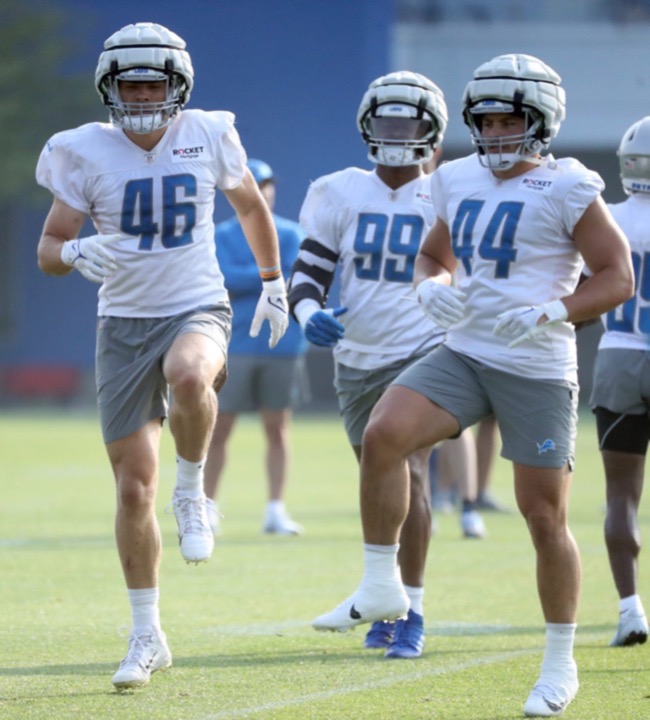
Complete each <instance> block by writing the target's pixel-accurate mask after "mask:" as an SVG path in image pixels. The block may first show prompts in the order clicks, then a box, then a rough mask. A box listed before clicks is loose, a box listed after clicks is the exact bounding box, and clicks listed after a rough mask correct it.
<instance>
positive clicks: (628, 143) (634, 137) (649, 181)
mask: <svg viewBox="0 0 650 720" xmlns="http://www.w3.org/2000/svg"><path fill="white" fill-rule="evenodd" d="M616 154H617V155H618V160H619V163H620V167H621V182H622V183H623V190H625V192H626V193H627V194H628V195H632V194H633V193H637V192H642V193H650V115H648V116H646V117H644V118H642V119H641V120H637V121H636V122H635V123H634V125H632V126H631V127H629V128H628V129H627V130H626V131H625V133H624V134H623V137H622V139H621V144H620V145H619V146H618V151H617V153H616Z"/></svg>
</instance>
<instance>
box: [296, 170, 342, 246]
mask: <svg viewBox="0 0 650 720" xmlns="http://www.w3.org/2000/svg"><path fill="white" fill-rule="evenodd" d="M329 195H330V189H329V184H328V178H327V177H323V178H319V179H318V180H315V181H314V182H313V183H312V184H311V185H310V186H309V190H308V191H307V196H306V197H305V201H304V202H303V204H302V208H301V209H300V225H301V226H302V228H303V229H304V231H305V234H306V236H307V237H308V238H311V239H312V240H316V241H317V242H318V243H320V244H321V245H323V246H324V247H326V248H327V249H328V250H331V251H332V252H334V253H337V254H338V239H337V236H338V233H337V229H336V218H337V216H338V215H339V213H338V212H336V211H335V209H334V207H333V205H332V202H331V200H330V197H329Z"/></svg>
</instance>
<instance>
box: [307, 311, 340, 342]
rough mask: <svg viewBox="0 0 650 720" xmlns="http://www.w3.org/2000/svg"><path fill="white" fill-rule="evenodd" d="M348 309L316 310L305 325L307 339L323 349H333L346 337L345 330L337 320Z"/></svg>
mask: <svg viewBox="0 0 650 720" xmlns="http://www.w3.org/2000/svg"><path fill="white" fill-rule="evenodd" d="M347 311H348V309H347V308H346V307H338V308H334V309H333V310H316V312H315V313H313V314H312V315H311V316H310V318H309V320H307V322H306V323H305V328H304V330H305V337H306V338H307V340H309V342H310V343H312V344H314V345H320V346H321V347H332V346H333V345H336V343H337V342H338V341H339V340H340V339H341V338H342V337H343V336H344V335H345V328H344V327H343V325H341V323H340V322H339V321H338V320H337V319H336V318H337V317H338V316H339V315H343V313H346V312H347Z"/></svg>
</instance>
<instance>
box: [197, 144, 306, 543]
mask: <svg viewBox="0 0 650 720" xmlns="http://www.w3.org/2000/svg"><path fill="white" fill-rule="evenodd" d="M248 168H249V170H250V171H251V173H252V174H253V177H254V178H255V181H256V182H257V184H258V186H259V188H260V192H261V193H262V195H263V196H264V199H265V200H266V202H267V204H268V206H269V208H270V209H271V211H273V208H274V206H275V193H276V184H275V176H274V175H273V170H272V169H271V167H270V166H269V165H268V164H267V163H265V162H264V161H263V160H257V159H253V158H250V159H249V160H248ZM273 222H274V223H275V228H276V230H277V234H278V239H279V243H280V257H281V259H282V274H283V276H284V277H289V274H290V272H291V267H292V265H293V262H294V260H295V259H296V257H297V255H298V249H299V247H300V243H301V241H302V239H303V237H304V233H303V231H302V228H301V227H300V225H299V224H298V223H296V222H293V221H292V220H287V219H286V218H283V217H280V216H279V215H276V214H275V213H274V214H273ZM214 237H215V243H216V248H217V258H218V259H219V266H220V267H221V270H222V272H223V274H224V277H225V283H226V288H227V289H228V295H229V297H230V304H231V306H232V309H233V319H232V338H231V340H230V347H229V349H228V357H229V363H228V380H227V382H226V384H225V385H224V386H223V388H222V389H221V390H220V391H219V395H218V402H219V414H218V416H217V422H216V424H215V427H214V432H213V433H212V439H211V441H210V447H209V450H208V457H207V460H206V463H205V472H204V479H203V486H204V489H205V493H206V495H207V498H208V499H207V508H208V518H209V520H210V525H211V527H212V529H213V532H214V533H217V532H218V531H219V529H220V526H219V522H220V513H219V507H218V505H217V503H216V497H217V493H218V491H219V489H220V486H221V479H222V476H223V472H224V467H225V464H226V459H227V449H228V441H229V438H230V434H231V432H232V430H233V428H234V426H235V423H236V420H237V416H238V415H239V414H241V413H247V412H257V413H259V415H260V418H261V420H262V425H263V427H264V435H265V437H266V458H265V470H266V479H267V488H268V489H267V493H268V501H267V504H266V512H265V517H264V522H263V525H262V530H263V532H265V533H272V534H277V535H298V534H299V533H300V532H301V530H302V528H301V527H300V525H299V524H298V523H296V522H294V521H293V520H292V519H291V517H290V515H289V513H288V512H287V510H286V507H285V503H284V498H285V491H286V485H287V477H288V474H289V456H290V428H291V416H292V409H293V407H295V406H296V405H297V404H298V403H299V402H301V401H304V400H306V399H307V393H308V384H307V375H306V369H305V350H306V349H307V341H306V340H305V338H304V336H303V333H302V330H301V329H300V326H299V325H298V323H291V324H290V325H289V327H288V329H287V332H286V333H285V335H284V337H283V338H282V340H280V342H279V343H278V344H277V345H276V346H275V347H274V348H273V349H272V350H271V349H270V348H269V346H268V343H267V342H266V341H265V340H264V339H263V338H261V337H259V336H258V337H251V336H250V335H249V332H248V328H249V325H250V322H251V318H252V317H253V315H254V314H255V308H256V304H257V299H258V297H259V294H260V289H261V288H260V286H261V281H260V276H259V272H258V270H257V264H256V262H255V257H254V255H253V253H252V252H251V249H250V247H249V246H248V244H247V243H246V241H245V238H244V232H243V230H242V226H241V224H240V222H239V220H238V218H237V217H236V216H235V217H233V218H231V219H229V220H226V221H224V222H222V223H219V224H218V225H217V227H216V229H215V236H214Z"/></svg>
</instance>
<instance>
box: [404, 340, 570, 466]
mask: <svg viewBox="0 0 650 720" xmlns="http://www.w3.org/2000/svg"><path fill="white" fill-rule="evenodd" d="M394 385H403V386H404V387H407V388H410V389H411V390H414V391H415V392H417V393H419V394H420V395H423V396H424V397H426V398H428V399H429V400H431V402H433V403H435V404H436V405H439V406H440V407H442V408H444V409H445V410H447V412H449V413H451V414H452V415H453V416H454V417H455V418H456V420H458V422H459V424H460V426H461V429H462V430H464V429H465V428H467V427H470V426H471V425H475V424H476V423H477V422H478V421H479V420H481V418H484V417H485V416H486V415H491V414H494V415H496V418H497V421H498V423H499V430H500V432H501V439H502V442H503V448H502V450H501V455H502V456H503V457H504V458H507V459H508V460H511V461H512V462H516V463H521V464H523V465H532V466H534V467H548V468H561V467H564V465H565V464H567V463H568V464H569V468H571V469H573V465H574V455H575V439H576V432H577V427H578V414H577V409H578V386H577V385H576V384H575V383H571V382H562V381H558V380H533V379H531V378H527V377H522V376H519V375H513V374H511V373H506V372H503V371H501V370H496V369H494V368H491V367H488V366H487V365H484V364H483V363H481V362H478V361H477V360H473V359H472V358H470V357H467V355H462V354H460V353H456V352H453V351H452V350H450V349H449V348H447V347H445V346H444V345H440V346H438V347H437V348H436V349H435V350H433V351H432V352H430V353H429V354H428V355H427V356H426V357H425V358H423V359H422V360H420V361H419V362H417V363H415V364H414V365H411V367H409V368H408V369H407V370H405V371H404V372H403V373H402V374H401V375H400V376H399V377H398V378H397V379H396V380H395V382H394Z"/></svg>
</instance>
